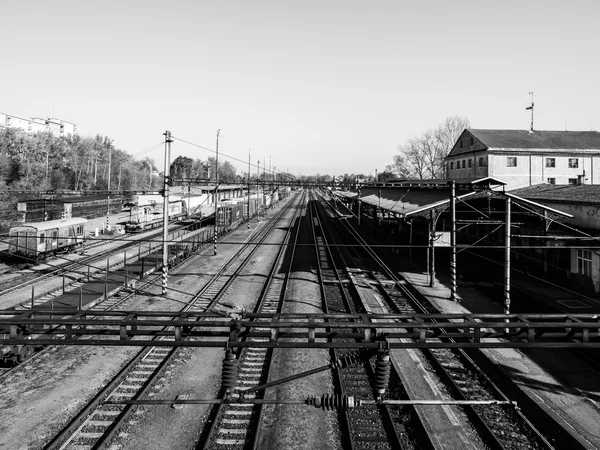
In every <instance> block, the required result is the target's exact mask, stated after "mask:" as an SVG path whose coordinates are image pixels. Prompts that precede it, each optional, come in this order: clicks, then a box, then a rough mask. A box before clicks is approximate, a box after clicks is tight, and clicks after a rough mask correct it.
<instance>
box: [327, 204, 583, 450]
mask: <svg viewBox="0 0 600 450" xmlns="http://www.w3.org/2000/svg"><path fill="white" fill-rule="evenodd" d="M327 205H328V204H327ZM331 213H332V214H333V212H331ZM338 223H339V222H338ZM341 223H342V224H343V225H340V226H343V229H344V232H345V233H347V234H348V235H350V236H352V238H353V239H354V242H353V243H352V245H357V246H359V247H360V249H361V251H362V252H364V253H367V254H369V255H370V257H371V258H372V260H373V261H374V262H376V264H377V266H378V267H379V268H380V272H376V273H370V272H367V273H368V275H367V276H368V281H366V282H367V283H369V284H373V285H376V286H377V287H376V288H375V289H376V291H377V294H379V295H381V296H382V297H383V298H384V299H385V307H386V308H387V311H386V312H401V313H413V312H414V313H431V312H438V311H435V310H434V309H433V307H432V306H431V305H426V304H425V303H424V302H422V301H421V300H420V299H419V298H418V297H417V296H416V295H415V294H414V290H411V289H410V288H409V287H408V283H407V282H406V280H403V279H400V278H398V277H397V276H396V275H395V274H394V273H393V271H392V270H391V269H389V268H388V267H387V265H386V264H385V262H384V261H383V260H382V259H381V258H380V257H379V256H378V255H377V254H376V253H375V252H374V251H373V250H372V249H371V248H370V247H369V245H368V244H367V243H366V242H365V241H364V240H363V239H362V237H361V236H360V234H359V233H358V232H357V231H356V230H354V229H353V228H351V227H350V225H349V224H348V223H347V222H346V221H341ZM379 305H381V303H379ZM379 305H372V306H375V307H377V306H379ZM422 353H423V354H424V355H425V358H426V359H427V361H428V362H429V364H430V365H431V367H432V369H433V370H435V372H436V373H437V375H438V377H439V379H440V383H442V385H443V386H444V389H445V390H446V391H447V392H448V393H449V394H450V395H452V398H453V399H455V400H463V401H465V400H466V401H472V402H474V403H476V402H477V401H479V400H503V401H507V400H509V399H511V398H515V395H516V391H515V389H511V390H510V391H506V390H505V389H504V386H505V385H510V384H511V382H509V380H506V378H507V377H506V375H504V374H501V373H500V371H499V370H498V369H497V368H496V369H492V366H493V364H490V363H489V361H488V364H486V366H485V369H484V368H482V367H481V366H480V364H479V363H478V362H477V361H476V360H479V361H483V360H485V359H487V358H484V357H483V354H482V353H481V352H480V351H473V350H472V349H471V350H469V351H468V352H466V351H464V350H461V349H458V350H456V351H455V350H444V349H435V350H430V351H429V350H426V351H424V352H422ZM492 370H494V378H495V380H496V381H493V380H492V379H491V378H490V377H489V376H488V373H490V371H492ZM499 381H500V383H499ZM519 400H520V402H523V403H520V406H521V407H522V408H521V410H515V409H506V408H505V407H500V406H495V405H489V406H478V405H465V406H464V407H463V409H464V411H465V413H466V415H467V416H468V418H469V420H470V422H471V424H472V426H473V427H474V429H476V430H477V432H478V433H479V435H480V437H481V440H482V442H483V443H485V445H486V446H488V447H489V448H495V449H512V448H534V449H537V448H547V449H558V448H583V447H581V444H580V443H579V442H578V441H577V440H576V439H573V438H571V437H570V435H569V432H568V430H565V429H562V426H561V425H560V424H558V423H553V424H552V425H550V426H549V422H553V421H552V419H551V417H549V416H548V415H546V414H545V413H544V411H543V410H542V409H541V408H540V407H539V405H537V404H536V403H535V402H533V401H531V399H526V398H525V396H524V395H520V396H519ZM524 403H527V406H526V408H525V410H527V411H528V414H527V415H526V414H525V413H524V412H523V411H524V410H523V406H524ZM540 419H541V420H540ZM541 430H543V431H544V432H542V431H541Z"/></svg>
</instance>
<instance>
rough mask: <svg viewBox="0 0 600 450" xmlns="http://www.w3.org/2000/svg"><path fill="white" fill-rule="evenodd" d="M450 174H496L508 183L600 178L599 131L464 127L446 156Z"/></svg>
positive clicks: (468, 177) (466, 177)
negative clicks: (478, 128) (479, 128)
mask: <svg viewBox="0 0 600 450" xmlns="http://www.w3.org/2000/svg"><path fill="white" fill-rule="evenodd" d="M446 171H447V178H448V179H449V180H455V181H458V182H468V181H473V180H477V179H480V178H485V177H493V178H497V179H499V180H502V181H504V182H505V183H506V189H507V190H512V189H520V188H524V187H527V186H534V185H537V184H542V183H547V184H559V185H569V184H600V133H599V132H597V131H537V130H535V131H528V130H477V129H470V128H467V129H465V130H464V131H463V132H462V134H461V135H460V137H459V138H458V140H457V141H456V143H455V144H454V147H453V148H452V150H451V151H450V153H449V154H448V156H447V157H446Z"/></svg>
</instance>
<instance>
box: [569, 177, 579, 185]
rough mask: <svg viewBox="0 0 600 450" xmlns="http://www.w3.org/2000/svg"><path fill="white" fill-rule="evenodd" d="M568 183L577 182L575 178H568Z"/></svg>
mask: <svg viewBox="0 0 600 450" xmlns="http://www.w3.org/2000/svg"><path fill="white" fill-rule="evenodd" d="M569 184H577V178H569Z"/></svg>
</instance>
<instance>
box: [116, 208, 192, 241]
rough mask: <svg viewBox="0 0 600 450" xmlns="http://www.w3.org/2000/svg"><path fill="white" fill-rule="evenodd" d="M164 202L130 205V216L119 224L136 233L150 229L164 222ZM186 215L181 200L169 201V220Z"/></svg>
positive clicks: (129, 231)
mask: <svg viewBox="0 0 600 450" xmlns="http://www.w3.org/2000/svg"><path fill="white" fill-rule="evenodd" d="M163 212H164V211H163V204H162V203H160V204H158V203H157V204H153V205H145V206H135V205H134V206H130V210H129V216H128V217H127V218H126V220H124V221H120V222H119V225H124V226H125V231H126V232H128V233H134V232H138V231H143V230H149V229H151V228H154V227H158V226H161V225H162V224H163ZM184 216H185V208H184V204H183V202H182V201H181V200H177V201H174V202H169V221H178V220H181V219H182V218H183V217H184Z"/></svg>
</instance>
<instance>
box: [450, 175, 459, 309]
mask: <svg viewBox="0 0 600 450" xmlns="http://www.w3.org/2000/svg"><path fill="white" fill-rule="evenodd" d="M448 183H449V184H450V251H451V254H450V255H451V256H450V300H451V301H453V302H455V301H456V300H457V298H456V185H455V184H454V181H449V182H448Z"/></svg>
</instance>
